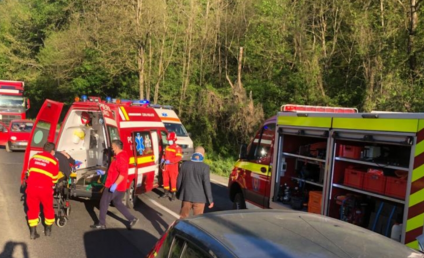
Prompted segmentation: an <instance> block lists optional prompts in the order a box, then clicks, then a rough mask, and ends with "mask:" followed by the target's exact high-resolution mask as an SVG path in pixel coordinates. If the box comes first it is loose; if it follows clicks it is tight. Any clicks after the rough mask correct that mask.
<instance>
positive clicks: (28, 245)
mask: <svg viewBox="0 0 424 258" xmlns="http://www.w3.org/2000/svg"><path fill="white" fill-rule="evenodd" d="M23 158H24V153H23V152H13V153H7V152H6V151H5V150H4V149H0V258H6V257H7V258H9V257H13V258H21V257H23V258H45V257H60V258H68V257H69V258H71V257H72V258H79V257H87V258H96V257H102V258H109V257H110V258H118V257H126V258H131V257H145V256H146V254H147V253H148V252H149V251H150V250H151V248H152V247H153V245H154V244H155V243H156V241H157V240H158V239H159V237H160V236H161V235H162V234H163V233H164V232H165V231H166V229H167V228H168V226H169V225H170V224H171V223H172V222H173V221H175V219H177V217H178V212H179V208H180V205H181V202H180V201H175V202H170V201H169V200H166V199H158V197H159V194H160V193H161V191H160V190H155V191H153V192H150V193H147V194H144V195H140V196H139V197H138V203H137V205H136V207H135V209H134V210H132V211H131V212H132V213H133V214H134V215H135V216H136V217H137V218H139V219H140V221H139V223H138V224H137V225H136V226H135V228H134V229H133V230H127V229H126V220H125V218H124V217H122V215H121V214H120V213H119V212H118V211H117V210H116V209H115V208H113V207H111V208H109V216H108V217H107V230H91V229H90V225H91V224H93V223H94V221H97V216H98V202H96V201H83V200H72V201H71V207H72V212H71V215H70V219H69V221H68V223H67V225H66V226H65V227H63V228H59V227H57V226H56V225H55V226H53V232H52V236H51V237H45V236H44V227H43V226H42V225H39V226H38V232H39V233H40V235H41V237H40V238H39V239H37V240H30V239H29V228H28V225H27V222H26V214H25V211H24V206H23V202H22V201H21V193H20V189H19V186H20V173H21V170H22V162H23ZM212 189H213V195H214V199H215V207H214V208H213V209H212V210H209V209H207V208H206V211H205V212H212V211H219V210H227V209H231V205H232V204H231V202H230V201H229V200H228V191H227V188H226V187H225V186H223V185H220V184H217V183H213V184H212Z"/></svg>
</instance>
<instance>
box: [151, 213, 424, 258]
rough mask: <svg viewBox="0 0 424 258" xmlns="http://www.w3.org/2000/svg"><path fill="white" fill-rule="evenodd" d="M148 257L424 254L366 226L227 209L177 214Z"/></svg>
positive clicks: (308, 216) (314, 216)
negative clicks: (184, 216) (182, 216)
mask: <svg viewBox="0 0 424 258" xmlns="http://www.w3.org/2000/svg"><path fill="white" fill-rule="evenodd" d="M148 257H157V258H164V257H172V258H174V257H187V258H191V257H193V258H194V257H196V258H202V257H219V258H226V257H243V258H245V257H246V258H247V257H252V258H259V257H260V258H266V257H279V258H285V257H343V258H348V257H364V258H366V257H369V258H376V257H385V258H388V257H393V258H400V257H409V258H412V257H414V258H415V257H424V255H423V254H422V253H420V252H418V251H415V250H412V249H410V248H409V247H407V246H405V245H403V244H401V243H399V242H396V241H394V240H392V239H390V238H387V237H384V236H382V235H379V234H376V233H374V232H372V231H369V230H367V229H364V228H361V227H358V226H355V225H352V224H349V223H346V222H343V221H340V220H336V219H332V218H329V217H325V216H321V215H317V214H312V213H306V212H293V211H281V210H259V211H258V210H256V211H247V210H243V211H228V212H217V213H209V214H205V215H202V216H197V217H193V218H190V219H184V220H177V221H176V222H175V224H173V225H172V226H171V227H170V228H169V230H168V231H167V232H166V233H165V234H164V235H163V236H162V238H161V239H160V240H159V241H158V242H157V244H156V246H155V247H154V248H153V250H152V251H151V253H150V254H149V255H148Z"/></svg>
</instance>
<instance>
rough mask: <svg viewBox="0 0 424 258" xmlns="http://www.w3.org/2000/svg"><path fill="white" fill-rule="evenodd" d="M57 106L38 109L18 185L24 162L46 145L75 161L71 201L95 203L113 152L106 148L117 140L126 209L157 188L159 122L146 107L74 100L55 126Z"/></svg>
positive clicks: (161, 133)
mask: <svg viewBox="0 0 424 258" xmlns="http://www.w3.org/2000/svg"><path fill="white" fill-rule="evenodd" d="M62 108H63V103H59V102H55V101H52V100H46V101H45V102H44V104H43V106H42V107H41V109H40V111H39V113H38V116H37V118H36V120H35V123H34V128H33V130H32V132H31V138H30V139H31V140H30V142H29V145H28V148H27V149H26V152H25V160H24V165H23V170H22V175H21V180H22V182H23V180H24V178H25V174H26V172H27V168H28V163H29V160H30V158H31V157H32V156H33V155H34V154H35V153H37V152H38V151H41V150H42V147H43V145H44V144H45V143H46V142H47V141H51V142H54V143H55V144H56V149H57V150H58V151H66V152H67V153H69V154H70V155H71V156H72V157H73V158H74V159H75V160H76V163H77V164H76V173H74V175H73V177H74V178H72V179H71V180H72V181H73V183H72V184H71V185H70V193H71V196H73V197H79V198H86V199H95V198H99V197H100V196H101V192H102V190H103V184H104V181H105V176H103V177H101V176H98V175H97V174H96V170H97V169H103V170H106V171H107V168H108V166H109V164H110V161H111V159H112V158H113V152H112V149H111V142H112V141H113V140H115V139H120V140H121V141H122V142H123V143H124V150H125V151H126V152H127V153H128V154H129V156H130V159H129V160H128V162H129V171H128V180H127V194H126V197H125V198H124V200H125V202H126V204H127V206H128V207H133V206H134V204H135V201H136V199H137V198H136V195H137V194H141V193H143V192H147V191H151V190H152V189H153V188H155V187H157V186H158V175H159V163H160V159H161V154H162V149H163V147H164V146H165V145H166V144H167V140H166V136H167V130H166V129H165V127H164V125H163V123H162V121H161V120H160V118H159V117H158V115H157V114H156V112H155V111H154V109H153V108H150V107H148V106H147V102H146V101H140V100H137V101H126V102H125V103H123V102H121V101H120V100H119V99H118V100H117V99H113V100H112V99H111V98H107V100H106V101H105V100H101V99H100V98H99V97H86V96H83V97H82V98H81V99H79V98H76V101H75V102H74V103H73V104H72V105H71V107H70V108H69V110H68V112H67V114H66V116H65V118H64V120H63V122H62V123H61V126H59V124H58V122H59V118H60V116H61V111H62Z"/></svg>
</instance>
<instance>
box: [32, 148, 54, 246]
mask: <svg viewBox="0 0 424 258" xmlns="http://www.w3.org/2000/svg"><path fill="white" fill-rule="evenodd" d="M54 149H55V146H54V144H53V143H51V142H47V143H46V144H44V147H43V152H40V153H37V154H35V155H34V156H33V157H32V158H31V160H30V161H29V169H28V179H27V189H26V203H27V207H28V212H27V216H28V224H29V226H30V232H31V233H30V238H31V239H36V238H38V237H40V235H39V234H38V233H37V225H38V215H39V213H40V203H41V204H42V205H43V211H44V224H45V225H46V229H45V231H44V232H45V235H46V236H50V235H51V232H52V225H53V223H54V221H55V214H54V209H53V186H54V184H55V183H56V182H57V176H58V173H59V162H58V161H57V160H56V158H55V157H54V156H53V155H54V152H55V151H54Z"/></svg>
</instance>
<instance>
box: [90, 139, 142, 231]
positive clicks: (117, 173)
mask: <svg viewBox="0 0 424 258" xmlns="http://www.w3.org/2000/svg"><path fill="white" fill-rule="evenodd" d="M123 147H124V144H123V143H122V141H120V140H113V141H112V150H113V152H114V153H115V159H114V160H113V161H112V163H111V164H110V167H109V170H108V172H107V178H106V182H105V188H104V189H103V194H102V198H101V199H100V213H99V223H96V224H94V225H92V226H91V228H95V229H106V213H107V210H108V208H109V204H110V202H111V201H113V204H114V205H115V207H116V208H117V209H118V210H119V212H121V213H122V215H124V217H125V218H126V219H127V220H128V221H129V227H128V228H129V229H131V228H132V227H133V226H134V225H135V224H136V223H137V221H138V219H137V218H136V217H134V216H133V215H132V214H131V213H130V212H129V211H128V209H127V207H125V205H124V204H123V203H122V198H123V197H124V195H125V191H126V189H127V178H128V165H129V157H128V154H127V153H126V152H125V151H124V150H123ZM97 174H99V175H104V174H105V172H104V171H103V170H97Z"/></svg>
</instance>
